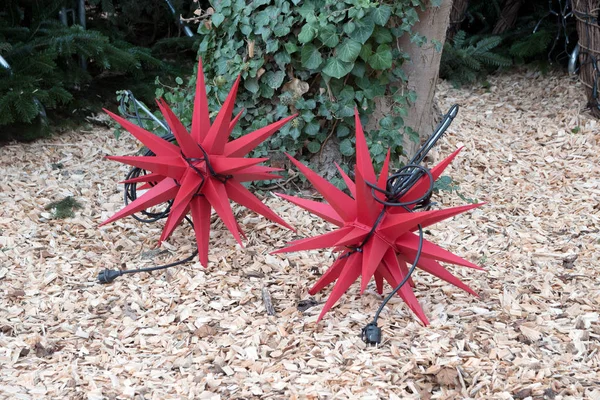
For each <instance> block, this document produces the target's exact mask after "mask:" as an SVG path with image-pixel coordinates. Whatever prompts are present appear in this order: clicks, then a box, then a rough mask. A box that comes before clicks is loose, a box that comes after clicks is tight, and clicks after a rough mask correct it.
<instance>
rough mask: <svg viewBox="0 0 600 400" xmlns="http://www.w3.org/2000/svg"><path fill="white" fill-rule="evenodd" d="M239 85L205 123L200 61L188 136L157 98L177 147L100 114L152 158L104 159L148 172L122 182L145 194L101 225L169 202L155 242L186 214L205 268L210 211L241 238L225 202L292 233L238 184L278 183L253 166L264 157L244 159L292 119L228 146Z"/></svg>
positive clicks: (267, 172)
mask: <svg viewBox="0 0 600 400" xmlns="http://www.w3.org/2000/svg"><path fill="white" fill-rule="evenodd" d="M239 83H240V77H239V76H238V78H237V79H236V81H235V83H234V84H233V87H232V88H231V91H230V92H229V95H228V96H227V99H226V100H225V102H224V103H223V106H222V107H221V109H220V110H219V113H218V115H217V116H216V118H215V120H214V121H213V122H212V124H211V121H210V118H209V112H208V100H207V98H206V88H205V82H204V74H203V72H202V60H200V61H199V64H198V79H197V82H196V98H195V102H194V110H193V116H192V126H191V132H188V131H187V129H186V128H185V127H184V126H183V124H182V123H181V121H180V120H179V119H178V118H177V117H176V116H175V114H174V113H173V111H172V110H171V109H170V108H169V106H168V105H167V104H166V103H165V102H164V101H163V100H162V99H161V100H158V101H157V103H158V107H159V108H160V110H161V112H162V114H163V116H164V117H165V120H166V121H167V123H168V125H169V127H170V129H171V131H172V132H173V134H174V136H175V139H176V140H177V144H178V145H176V144H174V143H171V142H169V141H167V140H164V139H163V138H161V137H158V136H156V135H154V134H152V133H151V132H148V131H146V130H144V129H143V128H141V127H139V126H137V125H135V124H133V123H131V122H129V121H127V120H126V119H124V118H121V117H119V116H118V115H115V114H113V113H111V112H110V111H107V110H105V111H106V112H107V113H108V114H109V115H110V116H111V117H112V118H113V119H115V120H116V121H117V122H118V123H119V124H121V126H123V127H124V128H125V129H126V130H128V131H129V132H130V133H131V134H133V135H134V136H135V137H136V138H137V139H138V140H140V141H141V142H142V143H143V144H144V145H145V146H146V147H147V148H148V149H149V150H150V151H152V152H153V153H154V154H155V156H122V157H119V156H109V157H107V158H108V159H110V160H114V161H119V162H122V163H125V164H129V165H133V166H135V167H139V168H141V169H143V170H147V171H150V172H151V173H149V174H146V175H143V176H139V177H137V178H134V179H130V180H127V181H125V182H124V183H140V182H146V183H147V184H146V185H144V186H142V187H140V188H138V189H149V190H147V192H146V193H144V194H143V195H142V196H140V197H138V198H137V199H136V200H135V201H133V202H132V203H130V204H129V205H127V206H126V207H125V208H123V209H122V210H121V211H119V212H117V213H116V214H115V215H113V216H112V217H111V218H109V219H108V220H106V221H105V222H103V223H102V224H101V226H102V225H105V224H108V223H110V222H113V221H115V220H117V219H120V218H124V217H126V216H129V215H132V214H135V213H137V212H139V211H142V210H146V209H148V208H150V207H153V206H155V205H158V204H161V203H164V202H167V201H173V204H172V206H171V211H170V213H169V216H168V218H167V222H166V224H165V227H164V230H163V233H162V235H161V237H160V240H159V242H162V241H164V240H166V239H167V238H168V237H169V236H170V235H171V234H172V233H173V231H174V230H175V228H176V227H177V226H178V225H179V223H180V222H181V221H182V219H183V218H184V217H185V216H186V215H187V214H188V213H189V212H190V211H191V214H192V220H193V223H194V231H195V235H196V242H197V245H198V254H199V259H200V263H201V264H202V265H203V266H205V267H206V266H207V264H208V239H209V233H210V216H211V209H214V210H215V212H216V213H217V215H218V216H219V217H220V218H221V219H222V220H223V223H224V224H225V226H226V227H227V229H228V230H229V231H230V232H231V233H232V234H233V236H234V237H235V239H236V240H237V241H238V243H239V244H240V245H242V241H241V237H240V234H241V235H243V232H242V231H241V228H240V226H239V225H238V223H237V221H236V220H235V217H234V215H233V211H232V209H231V205H230V203H229V200H233V201H235V202H236V203H238V204H241V205H243V206H245V207H247V208H249V209H251V210H253V211H255V212H257V213H258V214H261V215H263V216H265V217H266V218H268V219H270V220H271V221H274V222H276V223H278V224H281V225H283V226H285V227H286V228H289V229H293V228H292V227H291V226H290V225H288V224H287V223H286V222H285V221H284V220H283V219H281V218H280V217H279V216H277V215H276V214H275V213H274V212H273V211H272V210H271V209H269V208H268V207H267V206H265V205H264V204H263V203H262V202H261V201H260V200H259V199H258V198H257V197H256V196H254V194H252V193H251V192H250V191H249V190H248V189H247V188H246V187H245V186H244V185H243V182H248V181H253V180H270V179H277V178H281V177H280V176H278V175H275V174H274V172H276V171H281V169H277V168H271V167H266V166H260V165H257V164H260V163H262V162H263V161H266V160H267V159H266V158H246V157H244V156H246V155H247V154H248V153H249V152H251V151H252V150H253V149H254V148H256V146H258V145H259V144H260V143H262V142H263V141H264V140H266V139H267V138H268V137H270V136H271V135H273V134H274V133H275V132H276V131H277V130H278V129H279V128H281V127H282V126H283V125H284V124H286V123H287V122H288V121H290V120H291V119H292V118H294V117H295V115H294V116H291V117H288V118H284V119H282V120H280V121H277V122H275V123H273V124H271V125H268V126H266V127H264V128H261V129H258V130H256V131H254V132H252V133H249V134H247V135H244V136H242V137H240V138H238V139H235V140H233V141H228V139H229V136H230V134H231V132H232V131H233V129H234V127H235V125H236V123H237V122H238V120H239V118H240V116H241V114H242V112H240V113H239V114H238V115H237V116H236V117H235V118H234V119H233V120H232V119H231V116H232V113H233V107H234V103H235V98H236V93H237V89H238V86H239Z"/></svg>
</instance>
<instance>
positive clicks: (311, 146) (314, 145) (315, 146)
mask: <svg viewBox="0 0 600 400" xmlns="http://www.w3.org/2000/svg"><path fill="white" fill-rule="evenodd" d="M306 148H307V149H308V151H310V152H311V153H313V154H314V153H318V152H319V150H321V143H319V142H316V141H312V142H308V144H307V145H306Z"/></svg>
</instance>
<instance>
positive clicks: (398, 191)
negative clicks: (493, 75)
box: [344, 104, 458, 344]
mask: <svg viewBox="0 0 600 400" xmlns="http://www.w3.org/2000/svg"><path fill="white" fill-rule="evenodd" d="M457 114H458V105H456V104H455V105H453V106H452V107H451V108H450V110H449V111H448V112H447V113H446V115H444V117H443V118H442V121H441V122H440V123H439V124H438V126H437V127H436V128H435V130H434V132H433V133H432V134H431V136H430V137H429V138H428V139H427V141H426V142H425V143H424V144H423V146H421V148H420V149H419V150H418V151H417V153H416V154H415V155H414V156H413V158H412V159H411V160H410V162H409V164H408V165H405V166H403V167H402V168H400V169H399V170H398V171H396V172H395V173H394V174H392V175H390V176H389V177H388V179H387V181H386V188H385V190H384V189H381V188H379V187H377V185H376V184H375V183H372V182H367V185H368V186H369V187H370V188H371V194H372V195H373V198H374V199H375V200H376V201H377V202H379V203H381V204H383V209H382V210H381V213H380V214H379V216H378V218H377V220H376V221H375V223H374V224H373V227H372V228H371V231H370V232H369V233H368V234H367V236H366V237H365V239H364V240H363V242H362V243H361V244H360V245H359V246H358V247H355V248H352V249H351V251H350V252H348V253H346V254H345V255H344V256H345V257H347V256H350V255H351V254H352V253H353V252H356V251H358V252H360V251H361V248H362V246H364V245H365V244H366V242H367V240H369V238H370V237H371V236H372V235H373V234H374V233H375V231H376V230H377V226H378V225H379V223H380V222H381V220H382V219H383V216H384V215H385V213H386V211H387V208H389V207H402V208H404V209H405V210H406V211H407V212H415V211H416V210H417V209H420V208H424V209H426V210H427V209H429V207H430V205H431V203H430V200H431V195H432V193H433V188H434V183H435V180H434V178H433V175H432V174H431V171H429V169H427V168H425V167H423V166H421V165H419V164H420V163H421V162H422V161H423V160H424V159H425V157H426V156H427V154H428V153H429V151H430V150H431V149H432V148H433V147H434V146H435V144H436V142H437V141H438V140H439V139H440V138H441V137H442V136H443V135H444V133H445V132H446V130H447V129H448V127H449V126H450V124H451V123H452V121H453V120H454V118H455V117H456V115H457ZM424 176H426V177H427V178H428V188H427V190H426V191H425V193H424V194H423V195H421V196H420V197H418V198H416V199H413V200H410V201H405V202H402V201H400V200H401V199H402V198H403V197H404V196H405V195H406V194H407V193H408V192H409V191H410V190H411V189H412V188H413V187H414V185H415V184H416V183H417V182H419V181H420V180H421V178H423V177H424ZM376 192H378V193H382V194H383V195H384V196H385V200H381V199H380V198H379V197H378V196H377V195H376ZM411 206H414V207H412V208H411ZM417 228H418V230H419V245H418V247H417V254H416V255H415V260H414V261H413V263H412V266H411V267H410V269H409V271H408V273H407V274H406V276H405V277H404V278H403V279H402V281H401V282H400V283H399V284H398V285H397V286H396V287H395V288H394V290H393V291H392V292H391V293H390V294H388V295H387V296H386V297H385V299H384V300H383V301H382V302H381V305H380V306H379V308H378V309H377V312H376V313H375V316H374V317H373V320H372V321H371V322H370V323H368V324H367V325H366V326H365V327H364V328H363V329H362V331H361V338H362V340H363V341H364V342H365V343H367V344H379V343H381V328H379V327H378V326H377V321H378V319H379V315H380V314H381V312H382V311H383V309H384V307H385V306H386V304H387V303H388V302H389V301H390V299H391V298H392V297H393V296H394V295H395V294H396V293H398V291H399V290H400V289H402V287H403V286H404V285H405V284H406V282H408V280H409V279H410V277H411V276H412V274H413V272H414V271H415V269H416V267H417V264H418V263H419V259H420V258H421V252H422V249H423V227H422V226H421V225H420V224H419V225H417Z"/></svg>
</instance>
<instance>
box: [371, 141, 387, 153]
mask: <svg viewBox="0 0 600 400" xmlns="http://www.w3.org/2000/svg"><path fill="white" fill-rule="evenodd" d="M370 150H371V155H373V156H376V155H379V154H383V153H384V152H385V149H384V148H383V146H382V145H381V143H379V142H377V143H375V144H374V145H373V146H371V149H370Z"/></svg>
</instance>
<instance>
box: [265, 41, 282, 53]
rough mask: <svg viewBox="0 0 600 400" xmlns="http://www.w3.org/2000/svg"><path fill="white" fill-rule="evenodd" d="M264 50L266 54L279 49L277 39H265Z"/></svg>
mask: <svg viewBox="0 0 600 400" xmlns="http://www.w3.org/2000/svg"><path fill="white" fill-rule="evenodd" d="M266 44H267V46H266V49H265V52H266V53H267V54H270V53H275V52H276V51H277V50H279V40H267V43H266Z"/></svg>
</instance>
